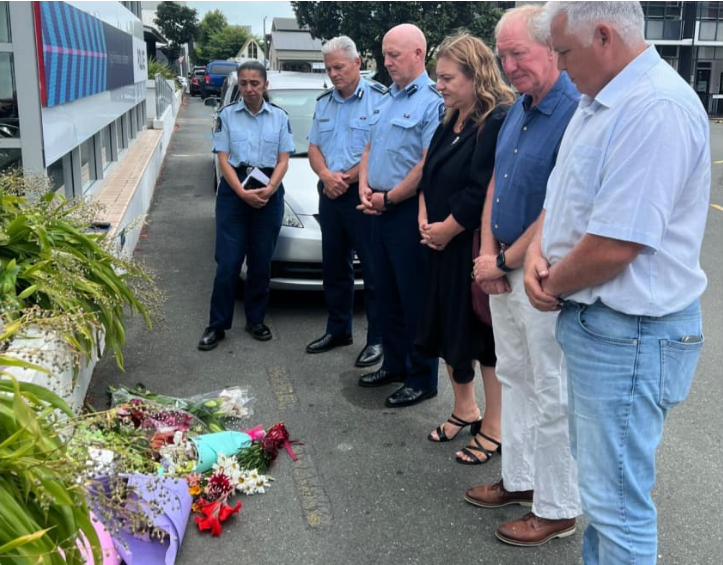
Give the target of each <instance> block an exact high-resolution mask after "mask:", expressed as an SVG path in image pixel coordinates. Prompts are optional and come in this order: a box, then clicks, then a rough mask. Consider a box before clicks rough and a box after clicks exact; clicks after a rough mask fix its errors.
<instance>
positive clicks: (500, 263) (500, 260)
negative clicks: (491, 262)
mask: <svg viewBox="0 0 723 565" xmlns="http://www.w3.org/2000/svg"><path fill="white" fill-rule="evenodd" d="M497 268H498V269H499V270H500V271H503V272H505V273H511V272H512V269H510V268H509V267H508V266H507V264H506V260H505V250H504V249H500V252H499V253H498V254H497Z"/></svg>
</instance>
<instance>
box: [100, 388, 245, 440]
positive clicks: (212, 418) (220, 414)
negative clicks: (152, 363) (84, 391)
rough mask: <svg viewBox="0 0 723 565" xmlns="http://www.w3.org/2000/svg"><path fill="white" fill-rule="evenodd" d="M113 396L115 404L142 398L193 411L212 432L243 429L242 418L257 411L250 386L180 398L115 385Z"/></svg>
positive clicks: (143, 389)
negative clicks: (254, 408)
mask: <svg viewBox="0 0 723 565" xmlns="http://www.w3.org/2000/svg"><path fill="white" fill-rule="evenodd" d="M111 397H112V402H113V404H114V405H115V404H119V403H123V402H128V401H129V400H131V399H142V400H145V401H149V402H151V403H153V404H156V405H161V406H165V407H173V408H178V409H180V410H183V411H185V412H188V413H189V414H193V415H194V416H195V417H196V418H198V419H199V420H201V421H202V422H203V423H204V424H205V425H206V426H207V427H208V429H209V430H210V431H212V432H221V431H224V430H227V429H240V420H241V419H243V418H246V417H248V416H250V415H251V414H253V410H252V405H253V401H254V399H253V398H251V397H250V396H249V391H248V390H247V389H245V388H241V387H238V386H233V387H227V388H225V389H223V390H221V391H215V392H209V393H204V394H198V395H196V396H191V397H189V398H176V397H173V396H167V395H163V394H156V393H153V392H150V391H148V390H147V389H146V388H145V387H144V386H143V385H141V384H139V385H137V386H135V387H126V386H120V387H118V388H115V389H114V388H111Z"/></svg>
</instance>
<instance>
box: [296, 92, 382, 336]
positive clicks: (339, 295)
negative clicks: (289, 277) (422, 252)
mask: <svg viewBox="0 0 723 565" xmlns="http://www.w3.org/2000/svg"><path fill="white" fill-rule="evenodd" d="M386 92H387V88H386V87H385V86H383V85H381V84H378V83H370V82H369V81H366V80H364V79H360V80H359V84H358V85H357V87H356V90H355V91H354V93H353V94H352V95H351V96H349V97H348V98H346V99H344V98H342V96H341V94H340V93H339V91H338V90H337V89H335V88H332V89H330V90H327V91H326V92H324V93H323V94H322V95H321V96H320V97H319V98H318V99H317V102H316V109H315V111H314V120H313V122H312V126H311V131H310V132H309V142H311V143H313V144H314V145H316V146H317V147H318V149H319V151H320V152H321V154H322V155H323V156H324V161H325V163H326V166H327V168H328V169H329V170H330V171H332V172H346V171H348V170H350V169H351V168H353V167H354V166H355V165H357V164H358V163H359V161H360V160H361V156H362V153H363V152H364V148H365V147H366V144H367V143H368V141H369V123H370V119H371V117H372V112H373V111H374V109H375V108H376V107H377V106H378V105H379V102H380V101H381V100H382V98H383V96H384V95H385V94H386ZM318 188H319V223H320V225H321V233H322V253H323V280H324V296H325V298H326V306H327V310H328V313H329V316H328V319H327V324H326V333H327V334H331V335H333V336H348V335H351V332H352V319H353V313H354V312H353V310H354V267H353V259H354V251H356V254H357V256H358V257H359V262H360V263H361V268H362V276H363V278H364V303H365V307H366V316H367V345H377V344H380V343H381V330H380V328H379V315H378V313H377V310H378V308H377V305H376V300H375V284H374V266H373V260H372V255H371V251H372V249H371V225H372V219H371V217H370V216H368V215H366V214H360V213H359V211H358V210H357V209H356V207H357V206H358V205H359V204H360V201H359V184H358V183H353V184H351V185H350V186H349V188H348V189H347V191H346V192H344V194H342V195H341V196H339V197H337V198H334V199H332V198H329V197H328V196H326V195H325V194H324V193H323V192H322V191H323V188H324V184H323V183H322V182H321V181H319V185H318Z"/></svg>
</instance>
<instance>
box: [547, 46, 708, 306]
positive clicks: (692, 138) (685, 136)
mask: <svg viewBox="0 0 723 565" xmlns="http://www.w3.org/2000/svg"><path fill="white" fill-rule="evenodd" d="M708 128H709V125H708V116H706V113H705V111H704V109H703V106H702V105H701V103H700V99H699V98H698V96H697V95H696V94H695V92H693V90H692V89H691V88H690V86H689V85H688V84H686V82H685V81H684V80H683V79H682V78H681V77H680V76H679V75H678V73H677V72H676V71H675V70H673V68H672V67H671V66H670V65H669V64H668V63H666V62H665V61H663V60H662V59H661V58H660V56H659V55H658V53H657V52H656V51H655V47H653V46H651V47H648V48H647V49H646V50H645V51H644V52H643V53H641V54H640V55H639V56H638V57H636V58H635V59H634V60H633V61H632V62H631V63H630V64H628V66H627V67H625V69H623V70H622V72H620V73H619V74H618V75H617V76H616V77H615V78H614V79H613V80H611V81H610V82H609V83H608V84H607V85H606V86H605V87H604V88H603V89H602V90H601V91H600V92H599V93H598V95H597V96H596V97H595V98H590V97H588V96H586V95H583V96H582V99H581V100H580V106H579V108H578V110H577V112H576V113H575V115H574V116H573V118H572V120H571V121H570V124H569V125H568V127H567V130H566V131H565V135H564V137H563V139H562V143H561V146H560V151H559V153H558V157H557V165H556V166H555V168H554V169H553V171H552V174H551V175H550V179H549V181H548V185H547V197H546V199H545V210H546V214H545V223H544V226H543V233H542V252H543V254H544V256H545V257H546V258H547V260H548V261H549V262H550V263H551V264H553V265H554V264H555V263H557V262H558V261H560V260H561V259H562V258H563V257H565V256H566V255H567V254H568V253H569V252H570V251H571V250H572V248H573V247H574V246H575V244H576V243H577V242H578V241H579V240H580V238H581V237H582V236H583V235H584V234H585V233H589V234H594V235H598V236H602V237H607V238H612V239H618V240H622V241H631V242H635V243H639V244H641V245H644V246H645V248H644V251H643V252H642V253H641V254H640V255H638V257H637V258H636V259H635V260H634V261H633V262H632V263H631V264H630V265H628V266H627V267H626V268H625V269H624V270H623V272H621V273H620V274H619V275H617V276H616V277H614V278H613V279H611V280H609V281H607V282H605V283H602V284H600V285H597V286H594V287H590V288H585V289H582V290H580V291H578V292H575V293H572V294H571V295H569V296H566V298H568V299H570V300H573V301H575V302H579V303H582V304H593V303H594V302H596V301H597V300H601V301H602V302H603V303H604V304H606V305H607V306H608V307H610V308H612V309H614V310H617V311H619V312H623V313H625V314H629V315H634V316H654V317H660V316H665V315H667V314H671V313H674V312H679V311H681V310H683V309H684V308H686V307H687V306H689V305H690V304H691V303H693V301H694V300H696V299H697V298H698V297H699V296H700V295H701V294H702V293H703V290H704V289H705V287H706V283H707V280H706V276H705V273H703V270H702V269H701V267H700V261H699V257H700V249H701V244H702V241H703V233H704V231H705V221H706V217H707V215H708V201H709V197H710V168H711V162H710V139H709V129H708Z"/></svg>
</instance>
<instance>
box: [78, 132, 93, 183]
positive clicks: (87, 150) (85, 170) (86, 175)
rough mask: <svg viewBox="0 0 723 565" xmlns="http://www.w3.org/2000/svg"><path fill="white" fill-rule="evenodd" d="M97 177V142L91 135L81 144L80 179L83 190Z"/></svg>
mask: <svg viewBox="0 0 723 565" xmlns="http://www.w3.org/2000/svg"><path fill="white" fill-rule="evenodd" d="M95 179H96V174H95V144H94V143H93V138H92V137H91V138H90V139H89V140H87V141H85V142H84V143H82V144H81V145H80V180H81V186H82V187H83V190H85V189H86V188H87V187H88V186H90V183H91V182H92V181H94V180H95Z"/></svg>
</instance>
